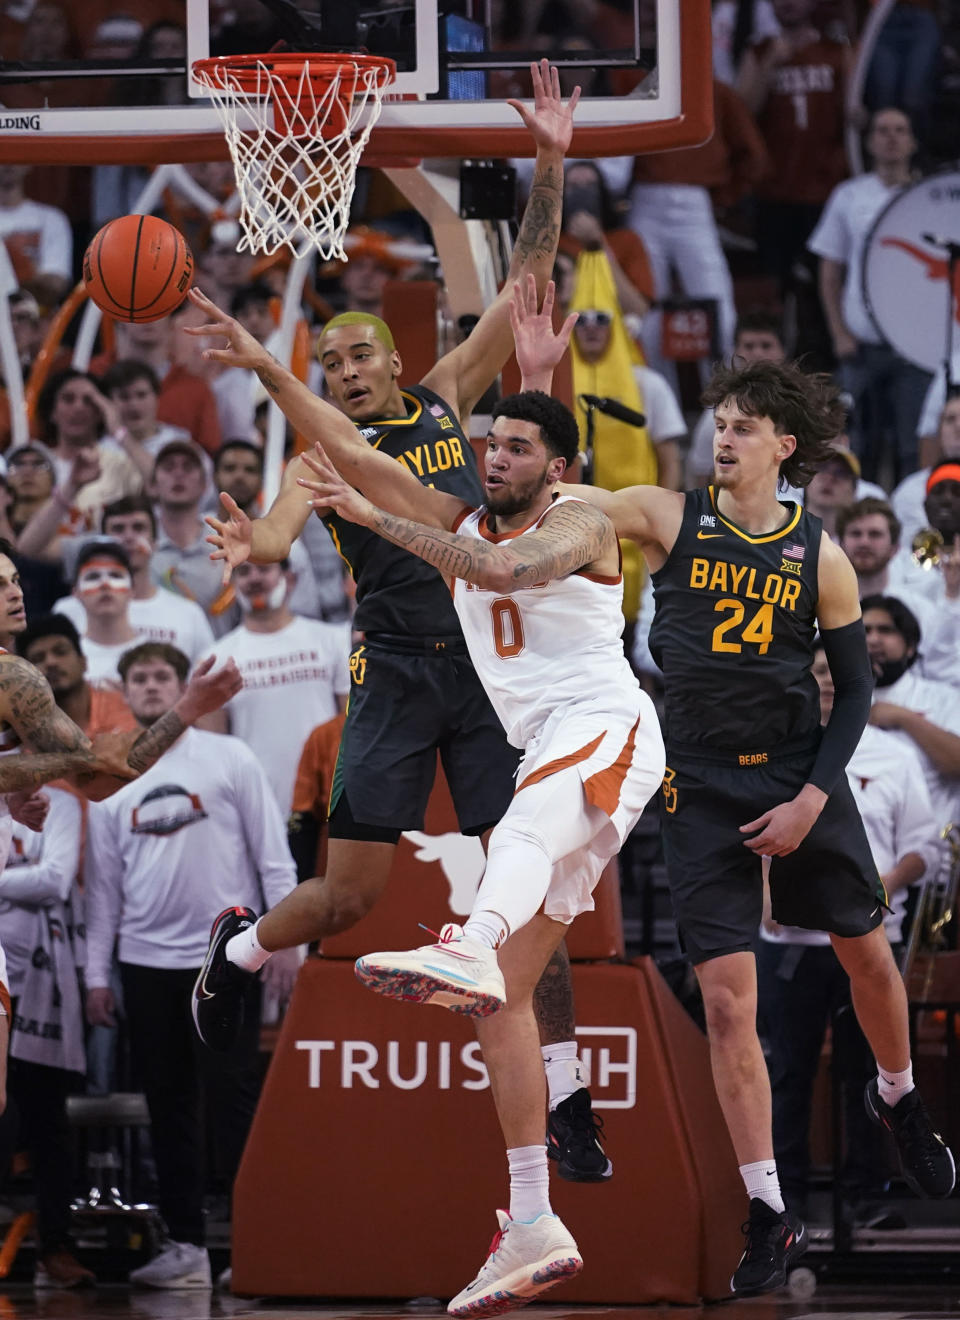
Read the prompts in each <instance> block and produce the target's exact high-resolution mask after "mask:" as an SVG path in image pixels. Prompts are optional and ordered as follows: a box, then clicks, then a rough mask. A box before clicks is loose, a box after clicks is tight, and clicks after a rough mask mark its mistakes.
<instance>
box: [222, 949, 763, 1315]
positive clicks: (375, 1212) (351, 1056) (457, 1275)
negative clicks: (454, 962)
mask: <svg viewBox="0 0 960 1320" xmlns="http://www.w3.org/2000/svg"><path fill="white" fill-rule="evenodd" d="M574 990H575V994H576V998H577V1005H578V1021H579V1036H580V1041H581V1046H582V1048H583V1050H584V1052H585V1053H586V1052H589V1062H590V1065H591V1068H592V1073H593V1081H592V1093H593V1096H594V1103H595V1104H596V1105H597V1106H598V1109H599V1112H600V1113H601V1114H602V1115H603V1118H604V1121H605V1124H606V1138H607V1148H608V1150H609V1153H610V1156H611V1158H612V1160H613V1163H614V1175H613V1178H612V1179H611V1180H610V1181H609V1182H607V1183H605V1184H602V1185H599V1186H596V1185H592V1186H588V1185H582V1184H581V1185H577V1184H569V1183H563V1182H562V1181H561V1180H559V1179H558V1178H555V1177H554V1178H553V1179H552V1192H553V1199H554V1205H555V1208H556V1210H557V1212H558V1213H559V1214H560V1215H561V1216H562V1218H563V1219H564V1221H565V1223H566V1224H567V1225H568V1227H569V1228H570V1230H571V1232H572V1233H573V1234H574V1236H575V1237H576V1239H577V1241H578V1243H579V1246H580V1249H581V1251H582V1253H583V1257H584V1261H585V1268H584V1271H583V1273H582V1274H581V1276H580V1277H579V1278H578V1279H576V1280H574V1281H573V1282H572V1283H570V1284H566V1285H564V1286H563V1287H561V1288H557V1289H556V1291H555V1292H554V1293H551V1298H550V1300H551V1301H556V1302H557V1303H560V1304H563V1303H564V1302H572V1301H577V1302H592V1303H603V1302H611V1303H651V1302H658V1301H662V1302H671V1303H683V1304H687V1305H690V1304H693V1303H695V1302H696V1301H697V1300H698V1299H699V1298H720V1297H725V1296H728V1295H729V1280H730V1275H731V1273H732V1271H733V1269H734V1267H735V1265H736V1262H737V1260H738V1258H739V1255H740V1251H741V1250H742V1238H741V1236H740V1233H739V1225H740V1223H741V1222H742V1220H743V1219H744V1218H745V1216H746V1198H745V1195H744V1193H743V1189H742V1186H741V1184H740V1179H739V1176H738V1174H737V1168H736V1161H735V1158H734V1155H733V1151H732V1148H731V1146H730V1143H729V1140H728V1138H727V1135H726V1131H725V1129H724V1127H723V1121H722V1118H721V1115H720V1111H719V1106H718V1105H717V1103H716V1100H715V1099H714V1093H713V1083H712V1080H711V1076H710V1065H709V1058H708V1052H707V1044H706V1040H705V1039H704V1037H703V1036H702V1034H701V1033H700V1032H699V1031H698V1029H697V1028H696V1027H695V1026H694V1024H693V1023H692V1022H691V1021H690V1020H689V1018H687V1016H686V1014H685V1013H684V1012H683V1010H682V1009H681V1008H680V1007H679V1005H678V1004H677V1003H676V1002H675V1001H674V999H673V997H672V995H671V994H670V992H669V990H668V989H667V987H666V986H665V985H664V984H663V982H662V981H661V980H660V977H659V975H658V973H657V972H656V970H655V969H654V968H653V966H652V964H650V963H649V961H647V962H644V963H643V964H642V965H640V966H632V965H622V964H621V965H604V964H599V965H597V964H594V965H583V964H581V965H578V966H576V967H575V968H574ZM507 1189H508V1183H507V1170H506V1158H505V1155H504V1151H503V1142H502V1138H501V1136H500V1132H499V1129H498V1127H497V1123H496V1117H495V1114H494V1108H493V1101H492V1099H491V1095H490V1090H489V1085H488V1083H487V1080H486V1073H485V1070H484V1068H483V1064H482V1061H481V1057H480V1052H479V1048H478V1046H477V1043H476V1041H475V1039H474V1036H473V1032H472V1029H471V1026H470V1024H469V1022H468V1021H467V1020H465V1019H463V1018H460V1017H458V1016H456V1015H455V1014H452V1013H449V1012H447V1011H445V1010H443V1009H439V1008H430V1007H423V1006H421V1005H407V1004H399V1003H395V1002H393V1001H391V1000H386V999H381V998H379V997H377V996H375V995H373V994H371V993H370V991H368V990H366V989H364V988H363V987H362V986H361V985H360V984H359V982H357V981H356V978H355V977H354V974H353V968H352V966H351V964H350V963H349V962H346V961H340V960H331V959H327V958H315V959H310V960H309V961H308V962H307V963H306V965H305V966H304V968H303V970H302V972H301V974H300V978H299V980H298V982H297V986H296V989H295V991H294V996H293V1000H292V1002H291V1005H290V1009H289V1011H288V1013H287V1016H286V1018H285V1020H284V1023H283V1027H282V1030H281V1035H280V1039H279V1042H278V1045H277V1048H276V1052H275V1054H274V1057H273V1061H272V1063H271V1066H270V1070H269V1072H268V1075H267V1078H266V1082H265V1084H264V1090H263V1094H262V1097H261V1101H260V1105H259V1107H258V1109H257V1113H256V1117H255V1119H254V1123H253V1128H252V1130H251V1133H250V1138H249V1141H248V1143H247V1148H246V1151H245V1154H244V1158H243V1162H242V1165H241V1168H240V1171H239V1174H238V1177H237V1180H236V1183H235V1185H234V1208H233V1234H234V1240H233V1248H234V1249H233V1256H232V1259H233V1288H234V1290H235V1291H236V1292H238V1293H240V1294H248V1295H264V1294H266V1295H274V1296H323V1297H362V1298H378V1297H380V1298H413V1297H423V1296H432V1297H438V1298H442V1299H448V1298H449V1297H451V1296H452V1295H453V1294H454V1293H456V1292H458V1291H459V1290H460V1288H462V1287H463V1286H464V1285H465V1284H466V1283H467V1282H469V1280H470V1279H472V1278H473V1277H474V1276H475V1274H476V1272H477V1269H478V1267H479V1266H480V1264H481V1262H482V1261H483V1259H484V1257H485V1255H486V1250H487V1246H488V1243H489V1241H490V1237H491V1235H492V1232H493V1230H494V1229H495V1227H496V1223H495V1217H494V1211H495V1209H496V1208H497V1207H498V1206H503V1205H506V1204H507V1196H508V1190H507Z"/></svg>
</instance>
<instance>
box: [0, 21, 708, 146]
mask: <svg viewBox="0 0 960 1320" xmlns="http://www.w3.org/2000/svg"><path fill="white" fill-rule="evenodd" d="M81 8H82V31H81V30H80V27H79V23H78V27H77V30H76V31H74V30H72V24H73V22H74V21H76V20H79V18H80V16H81V13H80V11H81ZM121 10H122V13H121V12H120V11H121ZM534 11H536V16H537V18H538V19H539V23H531V17H532V15H533V13H534ZM11 12H12V19H10V20H8V18H7V16H6V15H5V23H4V30H3V34H2V37H0V160H2V161H20V162H24V163H31V164H40V163H72V164H95V163H103V162H107V163H109V162H115V163H135V164H155V163H159V162H162V161H181V162H183V161H196V160H206V159H218V158H222V157H223V156H224V155H225V145H224V142H223V137H222V133H221V130H220V128H219V123H218V121H217V118H216V115H215V112H214V110H213V108H212V107H211V105H210V104H209V102H208V101H207V100H206V96H205V93H204V89H203V88H202V87H201V86H200V85H199V84H197V83H196V82H194V80H193V79H192V78H191V77H190V73H189V70H190V69H191V67H192V65H193V62H194V61H195V60H197V59H202V58H205V57H207V56H209V55H222V54H252V53H258V52H263V51H269V50H271V49H276V48H278V46H277V43H286V48H287V49H291V50H294V49H297V50H302V49H307V50H324V51H332V50H340V51H350V50H364V51H368V52H370V53H372V54H382V55H388V56H390V58H392V59H394V60H395V61H396V64H397V70H398V74H397V81H396V83H395V85H394V86H393V88H392V89H391V94H390V96H389V98H388V100H387V102H386V104H385V106H384V109H383V113H382V115H381V118H380V121H379V123H378V125H377V127H376V129H375V130H374V135H373V138H372V140H371V147H370V156H371V160H372V161H373V163H388V162H389V161H391V160H395V159H398V158H410V157H417V158H420V157H424V156H430V157H435V156H458V157H464V156H466V157H491V156H510V155H524V154H529V152H530V150H531V144H530V140H529V137H528V135H527V133H526V131H525V130H524V129H523V127H522V125H521V124H520V121H519V119H518V117H517V115H516V113H515V111H514V110H512V109H511V108H510V106H509V105H507V104H506V97H508V96H519V97H521V98H526V97H528V96H529V95H530V79H529V73H528V72H527V66H528V65H529V63H530V61H531V60H534V59H539V58H541V57H542V56H545V55H546V56H549V57H550V58H551V59H552V60H554V61H555V62H556V63H558V64H559V66H560V68H561V74H562V79H563V82H564V84H565V86H566V87H568V88H570V87H572V86H573V85H574V84H575V83H577V82H580V83H581V84H582V85H583V88H584V93H585V95H584V98H583V100H582V102H581V105H580V107H579V109H578V111H577V120H576V124H577V127H576V137H575V140H574V146H573V152H574V153H575V154H578V155H586V156H602V155H628V154H636V153H638V152H641V151H649V150H663V149H666V148H669V147H680V146H687V145H694V144H696V143H698V142H702V141H704V140H705V139H706V138H707V137H708V136H709V134H710V132H711V130H712V88H711V71H710V49H711V47H710V3H709V0H597V3H595V4H594V5H593V6H591V8H590V11H589V14H590V17H589V19H585V20H583V22H582V24H581V25H580V26H576V25H573V26H572V25H571V23H570V21H569V14H570V12H571V6H570V4H564V3H563V2H562V0H547V3H546V4H536V5H533V4H527V5H523V4H521V5H516V4H513V5H511V4H508V3H507V2H506V0H443V3H442V4H440V3H438V0H355V2H354V3H351V2H350V0H297V3H292V0H231V3H229V4H227V3H226V2H225V0H126V3H122V4H121V3H120V0H117V3H116V4H110V3H109V0H85V2H84V5H83V6H82V7H80V6H76V5H67V4H56V3H53V2H52V0H34V3H33V4H32V7H31V3H30V0H21V3H20V5H19V6H18V5H16V4H10V5H8V8H7V13H8V14H10V13H11ZM584 12H585V13H586V12H587V11H586V10H585V11H584ZM551 13H552V14H553V18H551ZM18 14H20V15H21V16H20V17H19V18H18ZM530 26H537V27H538V28H539V30H538V31H537V32H536V34H535V35H534V34H532V33H531V32H530V31H528V30H527V29H528V28H529V27H530ZM544 28H546V29H549V30H548V31H547V32H546V35H544ZM374 158H375V159H374Z"/></svg>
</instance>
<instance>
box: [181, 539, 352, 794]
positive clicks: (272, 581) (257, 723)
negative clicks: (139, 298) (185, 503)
mask: <svg viewBox="0 0 960 1320" xmlns="http://www.w3.org/2000/svg"><path fill="white" fill-rule="evenodd" d="M233 583H234V588H235V590H236V594H237V600H238V601H239V603H240V607H241V609H242V610H243V622H242V623H241V624H240V626H239V627H238V628H234V630H233V631H232V632H229V633H227V634H226V635H225V636H224V637H221V638H220V639H219V641H218V642H217V643H216V646H215V647H214V648H213V649H212V650H211V651H210V652H208V654H212V655H216V656H218V657H226V656H232V657H233V659H234V660H235V661H236V663H237V665H238V667H239V669H240V673H241V674H242V675H243V687H242V689H241V690H240V691H239V692H238V693H237V695H236V696H235V697H234V698H233V699H232V700H231V701H229V702H228V703H227V705H226V706H225V707H224V709H223V711H218V712H217V714H216V715H215V716H213V717H211V718H210V719H209V720H205V721H204V725H205V727H206V728H208V729H216V730H218V731H220V732H229V733H233V734H236V735H237V736H238V737H240V738H242V739H243V740H244V742H246V743H247V744H248V745H249V746H250V747H251V748H252V749H253V751H254V752H256V754H257V757H258V758H259V760H260V763H261V765H262V766H263V768H264V770H265V771H266V773H267V778H268V779H269V780H270V783H271V784H272V785H273V787H274V789H275V790H276V794H277V800H278V802H279V803H280V809H281V811H283V812H284V813H287V812H289V810H290V806H291V803H292V801H293V785H294V780H295V779H296V774H297V765H298V764H299V760H300V753H301V752H302V750H303V744H304V743H305V742H306V740H307V737H308V736H309V734H310V732H311V731H312V730H313V729H314V728H316V726H317V725H318V724H323V723H325V722H326V721H327V720H330V719H333V717H334V716H335V715H336V714H337V713H338V712H339V711H342V710H345V709H346V704H347V693H348V692H349V690H350V672H349V653H350V630H349V626H348V625H347V624H341V623H321V622H320V621H319V620H317V619H306V618H303V617H302V616H301V615H297V614H294V613H293V612H292V610H291V609H290V607H289V604H288V601H289V598H290V592H291V590H292V587H293V574H292V573H291V572H290V571H289V569H288V568H287V563H286V561H284V563H282V564H254V563H252V562H250V561H247V563H244V564H240V565H238V566H237V567H236V568H235V569H234V570H233ZM224 716H225V717H226V718H224Z"/></svg>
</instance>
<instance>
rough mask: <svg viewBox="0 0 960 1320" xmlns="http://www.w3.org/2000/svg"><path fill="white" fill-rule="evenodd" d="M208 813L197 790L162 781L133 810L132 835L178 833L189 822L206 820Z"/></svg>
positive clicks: (131, 816) (131, 815) (131, 819)
mask: <svg viewBox="0 0 960 1320" xmlns="http://www.w3.org/2000/svg"><path fill="white" fill-rule="evenodd" d="M206 818H207V813H206V812H205V811H204V809H203V803H202V802H201V801H200V796H199V794H197V793H190V792H188V790H187V789H185V788H182V787H181V786H180V785H179V784H161V786H160V787H159V788H154V789H151V790H150V792H149V793H148V794H147V796H146V797H145V798H144V799H143V801H142V802H141V803H140V805H139V806H138V807H134V809H133V811H132V812H131V813H130V832H131V834H159V835H167V834H176V832H177V831H178V830H182V829H183V828H184V826H186V825H194V824H195V823H196V822H197V821H198V820H206Z"/></svg>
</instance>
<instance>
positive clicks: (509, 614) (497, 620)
mask: <svg viewBox="0 0 960 1320" xmlns="http://www.w3.org/2000/svg"><path fill="white" fill-rule="evenodd" d="M490 613H491V614H492V615H493V647H494V650H495V651H496V653H497V655H498V656H500V658H501V659H502V660H509V659H510V657H511V656H514V655H519V654H520V652H521V651H522V650H523V648H524V640H523V620H522V619H521V618H520V610H519V608H518V607H517V602H516V601H515V600H511V599H510V597H509V596H498V597H497V599H496V600H494V601H491V602H490Z"/></svg>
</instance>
